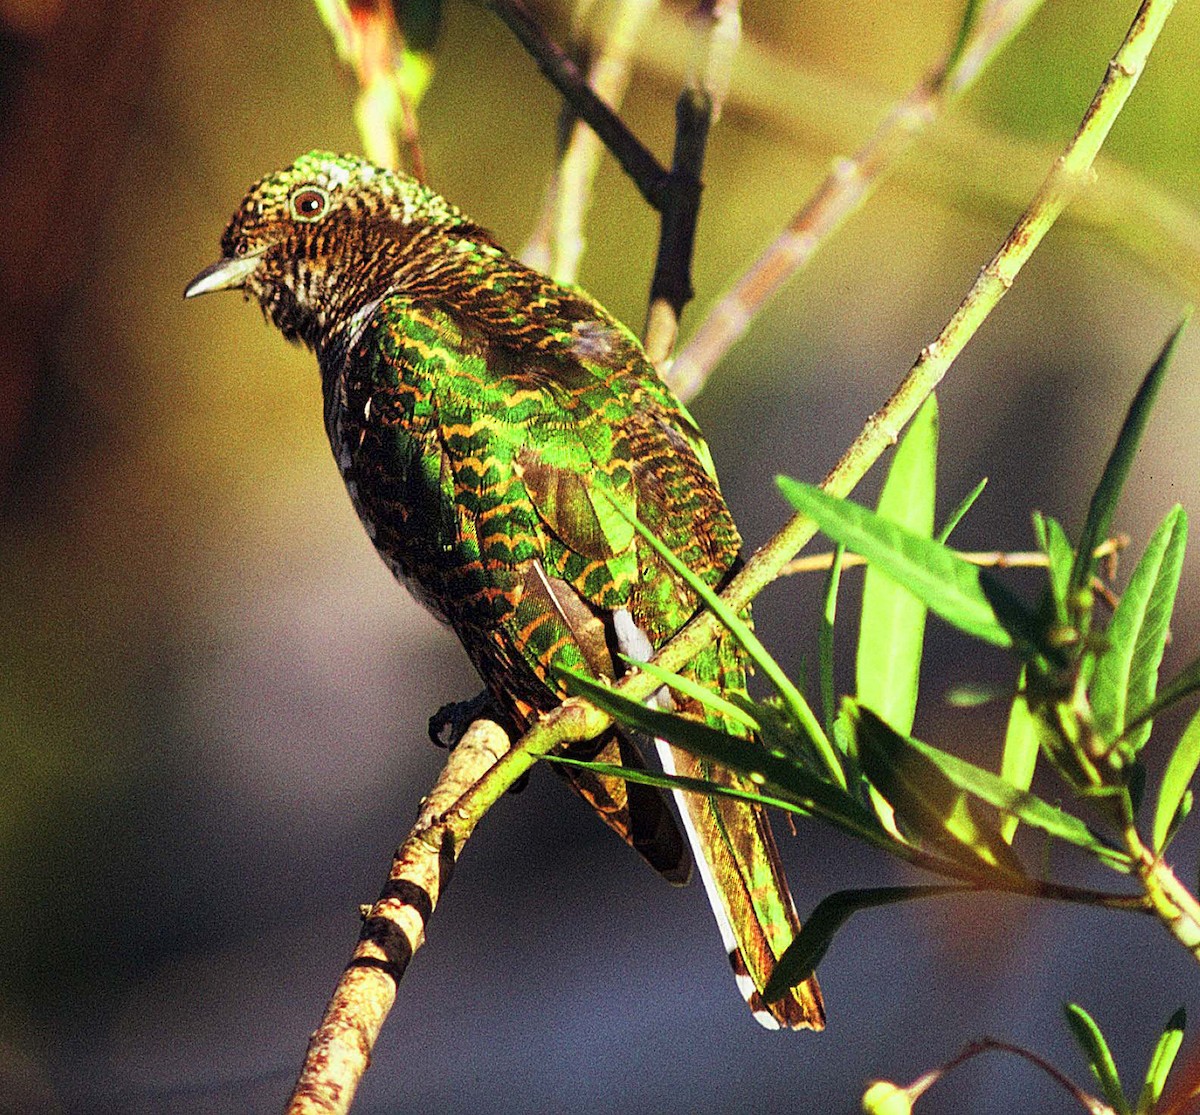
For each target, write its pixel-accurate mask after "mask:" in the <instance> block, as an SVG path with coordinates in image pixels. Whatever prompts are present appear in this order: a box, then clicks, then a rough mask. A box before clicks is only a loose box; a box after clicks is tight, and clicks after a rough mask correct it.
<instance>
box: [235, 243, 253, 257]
mask: <svg viewBox="0 0 1200 1115" xmlns="http://www.w3.org/2000/svg"><path fill="white" fill-rule="evenodd" d="M249 250H250V247H249V245H248V244H247V243H246V241H245V240H239V241H238V242H237V243H236V244H235V245H234V248H233V254H234V255H235V256H244V255H245V254H246V252H248V251H249Z"/></svg>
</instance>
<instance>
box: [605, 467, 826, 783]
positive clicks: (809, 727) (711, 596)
mask: <svg viewBox="0 0 1200 1115" xmlns="http://www.w3.org/2000/svg"><path fill="white" fill-rule="evenodd" d="M597 490H598V491H599V492H601V494H602V495H603V496H604V498H605V499H606V500H607V501H608V503H609V504H610V505H611V506H612V508H613V510H615V511H616V512H617V514H618V515H620V516H621V517H622V518H623V519H625V520H626V521H627V522H628V523H629V525H630V526H632V527H633V529H634V530H636V531H637V532H638V534H640V535H641V536H642V537H643V538H644V539H645V540H646V541H647V542H648V543H649V544H650V546H651V547H652V548H653V549H654V551H655V553H657V554H658V556H659V557H661V558H662V559H663V561H664V562H666V563H667V565H668V566H670V568H671V569H672V570H673V571H674V572H675V573H676V574H677V575H678V576H679V577H680V578H681V579H682V580H683V582H684V583H685V584H686V585H688V587H690V588H691V590H692V591H693V592H694V593H696V595H697V596H699V597H700V599H701V600H703V601H704V604H705V606H706V607H707V608H708V610H709V611H710V612H712V613H713V615H714V616H716V617H717V619H719V620H720V621H721V624H722V625H723V626H724V627H725V628H726V629H727V630H728V631H729V633H730V634H731V635H732V636H733V637H734V639H736V640H737V643H738V645H739V646H740V647H741V648H742V649H743V650H744V651H745V652H746V654H747V655H748V656H749V657H750V659H751V661H753V662H754V664H755V665H756V666H758V668H759V669H760V670H761V671H762V672H763V674H764V675H765V676H766V677H767V678H768V679H769V680H770V682H771V684H772V685H774V686H775V688H776V690H777V691H778V693H779V695H780V696H781V697H782V698H783V700H784V702H785V703H786V705H787V706H788V710H789V711H790V712H791V714H792V716H793V718H794V719H795V721H796V723H797V725H798V726H799V727H800V728H802V729H803V730H804V731H805V732H807V733H808V734H809V736H810V737H811V740H812V744H813V747H814V748H816V751H817V753H818V754H819V755H820V756H821V759H822V761H823V762H824V763H825V766H826V768H827V769H828V770H829V772H830V774H831V775H833V777H834V778H835V779H837V780H841V781H842V783H843V785H844V784H845V774H844V772H843V771H842V767H841V764H840V763H839V762H838V757H837V754H836V753H835V752H834V749H833V745H832V744H831V743H830V742H829V737H828V736H826V735H825V729H824V728H822V727H821V722H820V721H819V720H818V719H817V718H816V716H815V715H814V713H813V711H812V709H811V708H810V707H809V704H808V701H807V700H805V698H804V694H803V693H801V692H800V690H799V689H797V688H796V686H795V685H793V684H792V681H791V679H790V678H789V677H788V676H787V674H785V673H784V672H783V668H782V667H781V666H780V665H779V663H778V662H776V661H775V659H774V658H773V657H771V654H770V653H769V652H768V651H767V648H766V647H764V646H763V645H762V642H761V641H760V640H759V638H758V636H757V635H755V634H754V632H753V631H752V630H751V629H750V625H749V624H748V623H747V622H746V621H745V620H744V619H742V617H741V616H739V615H738V614H737V613H736V612H735V611H734V610H733V609H732V608H731V607H730V606H729V605H728V604H726V603H725V601H724V600H722V599H721V598H720V596H718V595H717V594H716V593H715V592H714V591H713V590H712V588H711V587H710V586H709V585H707V584H706V583H705V582H704V581H703V580H702V579H701V578H700V577H699V576H698V575H697V574H696V573H695V572H693V571H692V570H691V569H690V568H689V567H688V566H687V565H686V564H685V563H684V562H682V561H680V560H679V558H678V557H677V556H676V555H675V553H674V552H673V551H672V550H671V548H670V547H669V546H668V545H667V544H666V543H665V542H663V541H662V539H660V538H659V537H658V536H657V535H656V534H655V533H654V532H653V531H652V530H651V529H650V528H649V527H647V526H646V524H645V523H643V522H642V521H641V520H640V519H638V518H636V517H635V516H633V515H630V514H629V512H628V511H626V510H625V508H624V507H622V506H621V504H619V503H618V502H617V501H616V500H615V499H613V498H612V497H611V496H610V495H609V494H608V493H607V492H605V491H604V489H603V488H599V489H597Z"/></svg>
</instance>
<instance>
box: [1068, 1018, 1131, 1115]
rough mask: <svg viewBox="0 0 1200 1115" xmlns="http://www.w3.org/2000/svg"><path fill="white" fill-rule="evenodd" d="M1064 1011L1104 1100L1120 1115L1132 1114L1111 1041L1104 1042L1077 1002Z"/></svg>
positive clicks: (1095, 1026) (1097, 1029)
mask: <svg viewBox="0 0 1200 1115" xmlns="http://www.w3.org/2000/svg"><path fill="white" fill-rule="evenodd" d="M1063 1009H1064V1010H1065V1012H1066V1015H1067V1025H1068V1026H1070V1027H1071V1033H1072V1034H1073V1035H1074V1036H1075V1040H1076V1041H1077V1042H1078V1043H1079V1047H1080V1048H1081V1049H1082V1050H1083V1055H1084V1056H1085V1057H1086V1058H1087V1061H1088V1066H1089V1067H1090V1068H1091V1070H1092V1073H1093V1075H1094V1076H1095V1077H1096V1079H1097V1080H1098V1081H1099V1082H1100V1089H1101V1091H1103V1092H1104V1098H1105V1099H1106V1100H1108V1102H1109V1104H1110V1105H1111V1106H1112V1108H1113V1110H1114V1111H1116V1112H1118V1115H1130V1110H1129V1101H1128V1100H1127V1099H1126V1098H1125V1093H1124V1092H1123V1091H1122V1090H1121V1078H1120V1077H1119V1076H1118V1075H1117V1066H1116V1062H1115V1061H1113V1057H1112V1054H1111V1053H1110V1052H1109V1050H1108V1042H1106V1041H1105V1040H1104V1035H1103V1034H1102V1033H1101V1032H1100V1027H1099V1026H1097V1025H1096V1022H1095V1020H1094V1019H1093V1018H1092V1016H1091V1015H1090V1014H1088V1012H1087V1011H1085V1010H1084V1009H1083V1007H1081V1006H1079V1004H1077V1003H1067V1004H1066V1005H1065V1006H1064V1008H1063Z"/></svg>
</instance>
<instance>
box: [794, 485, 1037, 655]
mask: <svg viewBox="0 0 1200 1115" xmlns="http://www.w3.org/2000/svg"><path fill="white" fill-rule="evenodd" d="M776 483H777V484H778V485H779V488H780V490H781V491H782V492H783V494H784V496H786V497H787V499H788V501H789V502H790V503H791V504H792V506H793V507H795V508H796V510H797V511H800V512H802V513H803V514H805V515H808V516H809V517H810V518H811V519H812V520H813V521H814V522H816V524H817V525H818V526H819V527H820V528H821V530H823V531H824V532H825V533H826V534H827V535H829V537H830V538H832V539H833V540H834V541H835V542H839V543H841V544H843V545H844V546H845V547H846V548H847V549H849V550H851V551H853V552H854V553H856V554H861V555H862V556H863V557H864V558H866V559H867V560H868V561H870V562H874V563H876V564H878V565H879V567H880V568H881V569H883V570H884V572H886V573H888V574H889V575H890V576H891V577H892V578H893V580H896V581H899V582H901V583H903V584H904V585H905V586H906V587H907V588H908V590H909V591H910V592H912V593H913V595H915V596H916V597H918V599H920V600H921V601H923V602H924V604H925V605H926V607H928V608H929V609H930V610H931V611H934V612H936V613H937V614H938V615H940V616H941V617H942V618H943V619H944V620H946V621H947V622H948V623H952V624H954V626H956V627H958V628H959V629H960V630H963V631H965V632H967V634H969V635H974V636H975V637H976V638H978V639H982V640H983V641H984V642H988V643H993V644H995V645H996V646H1002V647H1011V646H1013V645H1014V638H1013V632H1014V631H1015V632H1016V633H1017V635H1018V637H1019V638H1020V639H1022V640H1023V641H1026V642H1028V641H1032V640H1033V639H1036V637H1037V633H1036V624H1035V620H1034V616H1033V613H1032V612H1030V611H1029V609H1028V608H1026V607H1025V605H1024V604H1022V603H1021V602H1020V601H1019V600H1017V599H1016V597H1014V596H1012V594H1011V593H1009V592H1008V591H1007V590H1006V589H1005V588H1003V586H1001V585H1000V584H999V582H998V581H996V580H995V579H994V578H991V577H989V576H988V575H987V573H986V571H984V570H981V569H980V568H979V567H978V566H975V565H972V564H971V563H970V562H967V561H963V559H962V558H960V557H959V556H958V555H957V554H955V553H954V551H953V550H951V549H949V548H948V547H946V546H944V545H942V544H941V543H940V542H935V541H933V540H932V539H930V538H922V537H921V536H920V535H916V534H913V533H912V532H911V531H907V530H905V529H904V528H903V527H901V526H898V525H897V524H895V523H889V522H888V521H887V520H886V519H883V518H881V517H880V516H878V515H876V514H875V513H874V512H872V511H869V510H868V509H867V508H865V507H860V506H859V505H858V504H856V503H851V502H849V501H848V500H841V499H836V498H835V497H833V496H831V495H828V494H826V493H825V492H823V491H821V489H820V488H816V487H814V486H813V485H811V484H802V483H801V482H800V481H798V480H792V479H790V478H789V477H786V476H780V477H777V478H776Z"/></svg>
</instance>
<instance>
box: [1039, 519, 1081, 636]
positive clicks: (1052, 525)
mask: <svg viewBox="0 0 1200 1115" xmlns="http://www.w3.org/2000/svg"><path fill="white" fill-rule="evenodd" d="M1033 525H1034V530H1035V531H1036V533H1037V536H1038V545H1039V546H1040V547H1041V548H1042V552H1043V553H1044V554H1045V555H1046V564H1047V578H1046V579H1047V581H1048V583H1049V585H1050V597H1051V599H1052V600H1053V601H1054V614H1055V617H1056V618H1057V620H1058V622H1059V623H1066V622H1067V621H1068V610H1067V597H1068V596H1069V595H1070V591H1071V571H1072V569H1073V568H1074V565H1075V550H1074V548H1073V547H1072V546H1071V540H1070V539H1069V538H1068V537H1067V532H1066V531H1065V530H1063V528H1062V523H1060V522H1059V521H1058V520H1057V519H1052V518H1051V517H1050V516H1049V515H1041V514H1038V513H1035V514H1034V517H1033Z"/></svg>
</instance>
